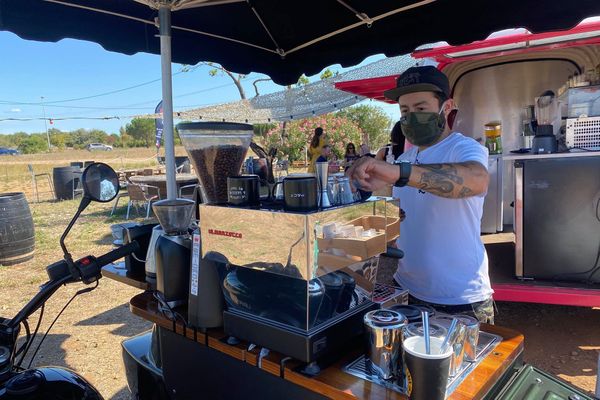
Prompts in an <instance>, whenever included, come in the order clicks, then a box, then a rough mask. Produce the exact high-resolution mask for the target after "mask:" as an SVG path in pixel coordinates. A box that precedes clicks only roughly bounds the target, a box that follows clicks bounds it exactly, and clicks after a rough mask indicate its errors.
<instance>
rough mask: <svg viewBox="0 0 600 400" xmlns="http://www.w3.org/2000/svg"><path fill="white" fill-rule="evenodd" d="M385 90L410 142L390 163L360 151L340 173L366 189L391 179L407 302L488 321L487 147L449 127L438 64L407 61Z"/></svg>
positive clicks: (452, 112) (450, 108) (451, 107)
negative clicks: (400, 217) (400, 214)
mask: <svg viewBox="0 0 600 400" xmlns="http://www.w3.org/2000/svg"><path fill="white" fill-rule="evenodd" d="M384 95H385V97H387V98H389V99H392V100H394V101H397V102H398V104H399V105H400V112H401V115H402V119H401V125H402V133H403V134H404V136H405V137H406V140H408V141H409V142H410V143H411V144H413V145H414V147H412V148H411V149H409V150H408V151H406V152H405V153H403V154H402V155H401V156H400V157H399V158H398V161H399V162H397V164H389V163H386V162H385V161H379V160H375V159H373V158H370V157H363V158H360V159H359V160H357V161H356V162H355V163H354V165H353V166H352V167H351V168H350V169H349V170H348V171H347V174H348V175H349V176H350V177H351V180H352V181H353V182H356V184H357V185H358V186H359V187H360V188H361V189H365V190H377V189H380V188H382V187H383V186H385V185H389V184H394V191H393V195H394V197H395V198H400V200H401V206H402V209H403V210H405V211H406V215H407V217H406V220H405V221H404V222H403V223H402V234H401V235H400V238H399V239H398V242H397V245H398V247H399V248H400V249H402V250H404V254H405V255H404V258H403V259H401V260H399V262H398V269H397V271H396V273H395V274H394V280H396V281H397V283H399V284H400V285H401V286H402V287H404V288H405V289H408V290H409V293H410V295H411V298H410V299H411V301H412V302H414V303H427V304H430V305H432V306H433V307H434V308H436V309H438V310H439V311H442V312H448V313H463V314H470V315H473V316H475V317H477V319H479V320H480V321H481V322H488V323H493V321H494V308H493V301H492V297H491V296H492V293H493V291H492V289H491V286H490V280H489V276H488V259H487V254H486V252H485V247H484V246H483V243H482V242H481V238H480V224H481V216H482V213H483V198H484V196H485V193H486V191H487V187H488V172H487V165H488V164H487V160H488V152H487V149H486V148H485V147H483V146H481V145H480V144H479V143H477V142H476V141H475V140H473V139H471V138H469V137H466V136H463V135H462V134H461V133H459V132H452V124H453V122H454V117H455V116H456V112H457V108H456V105H455V103H454V100H453V99H451V98H450V85H449V83H448V78H447V77H446V76H445V75H444V74H443V73H442V72H441V71H439V70H438V69H437V68H435V67H431V66H426V67H413V68H409V69H408V70H406V71H405V72H404V73H403V74H402V75H401V76H400V77H399V78H398V80H397V82H396V88H394V89H391V90H387V91H386V92H385V93H384Z"/></svg>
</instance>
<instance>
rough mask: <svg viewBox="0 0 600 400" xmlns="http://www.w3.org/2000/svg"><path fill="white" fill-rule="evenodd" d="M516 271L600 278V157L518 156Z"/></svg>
mask: <svg viewBox="0 0 600 400" xmlns="http://www.w3.org/2000/svg"><path fill="white" fill-rule="evenodd" d="M515 184H516V187H515V195H516V196H515V226H516V230H515V231H516V246H515V248H516V262H515V265H516V276H517V277H518V278H523V279H545V280H555V281H578V282H595V283H598V282H600V265H599V261H600V260H599V259H598V257H599V252H600V156H594V155H587V154H578V155H577V156H575V157H574V156H573V155H570V156H569V155H565V156H559V155H556V156H553V157H552V158H544V159H534V158H532V159H526V160H519V161H515Z"/></svg>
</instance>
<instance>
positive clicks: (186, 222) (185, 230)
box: [152, 199, 195, 308]
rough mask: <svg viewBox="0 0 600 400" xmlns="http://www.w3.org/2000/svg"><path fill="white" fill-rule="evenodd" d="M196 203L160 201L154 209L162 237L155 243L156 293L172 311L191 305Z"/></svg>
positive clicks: (182, 200)
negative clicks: (193, 217) (191, 233)
mask: <svg viewBox="0 0 600 400" xmlns="http://www.w3.org/2000/svg"><path fill="white" fill-rule="evenodd" d="M194 207H195V203H194V202H193V201H191V200H187V199H174V200H161V201H157V202H156V203H154V204H153V205H152V209H153V210H154V214H155V215H156V218H158V221H159V222H160V226H161V227H162V229H163V232H164V233H163V234H161V235H160V237H159V238H158V239H157V240H156V250H155V263H156V290H157V291H158V292H159V294H160V300H161V301H162V302H164V303H166V304H167V305H168V307H170V308H173V307H176V306H180V305H183V304H187V302H188V291H189V282H190V255H191V254H190V253H191V249H192V238H191V235H190V233H189V227H190V223H191V219H192V213H193V212H194Z"/></svg>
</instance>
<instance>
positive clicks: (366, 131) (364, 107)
mask: <svg viewBox="0 0 600 400" xmlns="http://www.w3.org/2000/svg"><path fill="white" fill-rule="evenodd" d="M337 115H338V116H340V117H343V118H347V119H349V120H351V121H353V122H354V123H355V124H356V125H358V126H359V127H360V129H361V131H362V132H363V136H362V137H361V141H362V143H367V144H368V145H369V146H370V147H371V149H372V150H373V151H377V149H378V148H380V147H381V146H384V145H385V144H386V143H388V142H389V141H390V130H391V128H392V120H391V119H390V117H389V116H388V115H387V114H386V113H385V112H384V111H383V109H382V108H380V107H376V106H371V105H368V104H361V105H358V106H354V107H348V108H346V109H344V110H340V111H338V112H337Z"/></svg>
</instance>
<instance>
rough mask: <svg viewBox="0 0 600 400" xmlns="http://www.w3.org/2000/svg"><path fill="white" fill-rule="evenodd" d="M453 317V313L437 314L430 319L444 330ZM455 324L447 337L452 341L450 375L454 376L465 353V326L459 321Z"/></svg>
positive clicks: (458, 370)
mask: <svg viewBox="0 0 600 400" xmlns="http://www.w3.org/2000/svg"><path fill="white" fill-rule="evenodd" d="M453 318H455V316H453V315H446V314H439V315H436V316H435V317H433V318H432V319H431V321H432V322H433V323H434V324H437V325H441V326H443V327H444V328H446V330H447V329H448V328H449V327H450V324H451V323H452V319H453ZM456 318H457V319H458V320H459V323H458V324H457V325H456V329H455V330H454V333H453V334H452V337H451V338H450V339H449V342H450V343H452V359H451V360H450V376H456V375H457V374H458V373H459V372H460V368H461V366H462V363H463V359H464V354H465V339H466V327H465V325H464V324H463V323H462V322H460V319H459V318H458V317H456Z"/></svg>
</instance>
